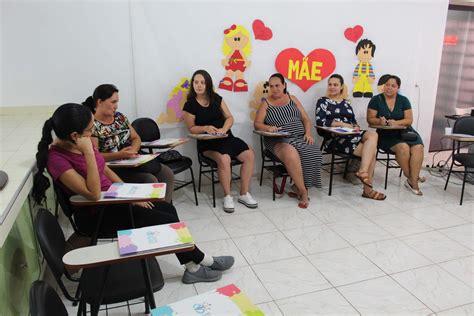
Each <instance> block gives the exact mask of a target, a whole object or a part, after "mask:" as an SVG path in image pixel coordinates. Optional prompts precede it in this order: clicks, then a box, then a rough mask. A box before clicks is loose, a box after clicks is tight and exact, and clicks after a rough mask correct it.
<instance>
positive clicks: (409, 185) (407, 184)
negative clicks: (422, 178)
mask: <svg viewBox="0 0 474 316" xmlns="http://www.w3.org/2000/svg"><path fill="white" fill-rule="evenodd" d="M405 187H406V188H407V189H409V190H410V191H411V192H412V193H413V194H415V195H418V196H422V195H423V192H421V191H420V190H419V189H418V190H415V189H413V187H412V186H411V184H410V182H408V179H407V181H405Z"/></svg>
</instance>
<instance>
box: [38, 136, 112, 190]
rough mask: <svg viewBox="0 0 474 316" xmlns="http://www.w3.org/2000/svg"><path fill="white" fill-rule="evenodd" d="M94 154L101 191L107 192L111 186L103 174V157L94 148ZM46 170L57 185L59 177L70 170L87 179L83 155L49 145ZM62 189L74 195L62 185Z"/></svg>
mask: <svg viewBox="0 0 474 316" xmlns="http://www.w3.org/2000/svg"><path fill="white" fill-rule="evenodd" d="M94 154H95V161H96V162H97V168H98V169H99V177H100V188H101V191H107V189H108V188H109V187H110V186H111V185H112V182H111V181H110V180H109V178H107V177H106V176H105V174H104V168H105V160H104V157H102V155H101V154H100V153H99V152H98V151H97V149H96V148H95V147H94ZM47 168H48V172H49V174H50V175H51V177H52V178H53V180H54V181H57V182H59V183H60V181H59V177H60V176H61V175H62V174H63V173H64V172H66V171H68V170H70V169H74V170H75V171H76V172H77V173H78V174H80V175H81V176H82V177H83V178H84V179H86V178H87V165H86V159H85V158H84V155H82V154H76V153H73V152H70V151H69V150H65V149H62V148H61V147H58V146H55V145H51V147H50V148H49V152H48V165H47ZM63 187H64V188H65V189H67V191H68V193H69V194H71V195H72V194H74V192H72V191H71V190H69V189H68V188H66V187H65V186H64V185H63Z"/></svg>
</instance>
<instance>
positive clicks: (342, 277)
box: [308, 248, 385, 286]
mask: <svg viewBox="0 0 474 316" xmlns="http://www.w3.org/2000/svg"><path fill="white" fill-rule="evenodd" d="M308 260H309V261H311V263H312V264H313V265H314V266H315V267H316V268H317V269H318V270H319V271H320V272H321V273H322V274H323V275H324V276H325V277H326V278H327V279H328V280H329V282H331V284H332V285H334V286H340V285H344V284H350V283H354V282H359V281H363V280H368V279H373V278H376V277H380V276H383V275H385V273H384V272H383V271H382V270H380V269H379V268H377V266H375V265H374V264H373V263H372V262H370V261H369V260H368V259H367V258H366V257H364V256H363V255H362V254H360V253H359V252H358V251H357V250H355V249H354V248H346V249H340V250H334V251H329V252H324V253H319V254H315V255H309V256H308Z"/></svg>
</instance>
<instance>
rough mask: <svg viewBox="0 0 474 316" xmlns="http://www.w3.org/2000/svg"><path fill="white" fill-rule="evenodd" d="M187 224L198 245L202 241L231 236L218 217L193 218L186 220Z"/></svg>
mask: <svg viewBox="0 0 474 316" xmlns="http://www.w3.org/2000/svg"><path fill="white" fill-rule="evenodd" d="M186 224H187V225H188V228H189V231H190V233H191V235H192V236H193V239H194V241H195V242H196V243H197V244H198V245H199V242H201V241H210V240H221V239H227V238H229V234H227V232H226V231H225V229H224V227H223V226H222V224H221V223H220V222H219V220H218V219H217V218H205V219H193V220H189V221H186Z"/></svg>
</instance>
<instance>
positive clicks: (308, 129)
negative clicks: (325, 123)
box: [293, 96, 314, 144]
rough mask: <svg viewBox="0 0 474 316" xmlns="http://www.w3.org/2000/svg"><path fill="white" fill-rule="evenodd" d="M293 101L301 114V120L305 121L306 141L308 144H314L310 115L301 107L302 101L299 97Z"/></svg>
mask: <svg viewBox="0 0 474 316" xmlns="http://www.w3.org/2000/svg"><path fill="white" fill-rule="evenodd" d="M293 101H294V102H295V104H296V107H297V108H298V110H299V111H300V113H301V120H302V121H303V126H304V139H305V141H306V142H307V143H308V144H314V139H313V134H312V133H311V120H310V119H309V117H308V114H307V113H306V111H305V110H304V108H303V105H301V102H300V100H298V98H297V97H295V96H293Z"/></svg>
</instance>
